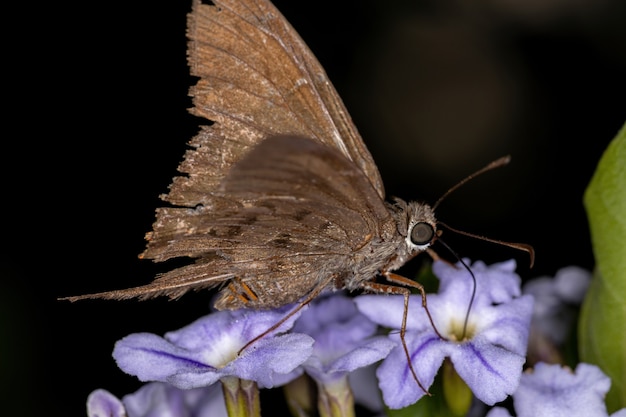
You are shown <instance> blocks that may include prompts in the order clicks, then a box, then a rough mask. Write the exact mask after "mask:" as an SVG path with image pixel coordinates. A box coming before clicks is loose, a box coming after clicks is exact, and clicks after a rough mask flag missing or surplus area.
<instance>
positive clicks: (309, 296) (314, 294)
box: [237, 275, 335, 355]
mask: <svg viewBox="0 0 626 417" xmlns="http://www.w3.org/2000/svg"><path fill="white" fill-rule="evenodd" d="M334 280H335V276H334V275H331V276H330V277H329V278H327V279H325V280H324V281H322V282H320V283H319V284H317V286H315V288H313V290H311V292H310V293H308V294H307V295H306V297H305V298H304V299H302V300H301V301H300V302H299V303H298V305H297V306H296V307H295V308H294V309H293V310H291V311H290V312H289V313H287V314H286V315H285V317H283V318H282V319H280V320H278V321H277V322H276V323H274V324H273V325H272V327H270V328H269V329H267V330H265V331H264V332H263V333H261V334H259V335H258V336H256V337H255V338H254V339H252V340H250V341H249V342H248V343H246V344H245V345H244V346H243V347H242V348H241V349H239V351H238V352H237V355H239V354H241V352H243V351H244V350H245V349H246V348H247V347H248V346H250V345H251V344H253V343H254V342H256V341H257V340H259V339H261V338H262V337H265V336H266V335H268V334H269V333H271V332H273V331H274V330H276V329H278V328H279V327H280V326H281V325H282V324H283V323H284V322H286V321H287V320H289V318H290V317H291V316H293V315H294V314H296V313H297V312H298V311H300V310H302V309H303V308H304V306H305V305H307V304H309V303H310V302H311V301H313V299H315V297H317V296H318V295H320V293H321V292H322V290H323V289H324V288H326V287H328V285H329V284H330V283H331V282H333V281H334Z"/></svg>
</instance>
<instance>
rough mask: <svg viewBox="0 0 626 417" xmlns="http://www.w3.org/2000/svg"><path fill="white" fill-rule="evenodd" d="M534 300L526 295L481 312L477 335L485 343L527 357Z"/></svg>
mask: <svg viewBox="0 0 626 417" xmlns="http://www.w3.org/2000/svg"><path fill="white" fill-rule="evenodd" d="M532 311H533V298H532V297H531V296H528V295H525V296H522V297H519V298H516V299H514V300H512V301H511V302H509V303H506V304H500V305H498V306H495V307H484V308H483V309H481V310H480V312H479V313H478V314H480V324H479V326H478V329H477V333H479V334H480V338H481V339H482V340H484V341H487V342H489V343H491V344H492V345H494V346H500V347H502V348H504V349H507V350H509V351H510V352H512V353H514V354H517V355H519V356H526V348H527V346H528V334H529V329H530V320H531V317H532Z"/></svg>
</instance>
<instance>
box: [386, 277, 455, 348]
mask: <svg viewBox="0 0 626 417" xmlns="http://www.w3.org/2000/svg"><path fill="white" fill-rule="evenodd" d="M382 275H383V276H384V277H385V278H386V279H387V281H389V282H392V283H394V284H398V285H402V287H400V288H402V289H403V290H405V291H406V293H409V294H410V291H409V290H408V289H407V288H406V287H410V288H415V289H417V290H418V291H419V292H420V294H421V295H422V307H424V310H425V311H426V315H427V316H428V320H429V321H430V325H431V326H432V328H433V330H434V331H435V333H436V334H437V336H439V338H440V339H443V340H445V339H446V338H445V337H443V336H442V335H441V333H439V330H438V329H437V326H435V322H434V320H433V317H432V316H431V315H430V310H429V309H428V304H427V302H426V291H424V286H423V285H422V284H420V283H419V282H415V281H413V280H412V279H408V278H405V277H403V276H402V275H398V274H394V273H393V272H388V271H386V272H383V273H382ZM403 287H404V288H403ZM394 288H398V287H394ZM402 294H404V292H403V293H402ZM408 308H409V301H408V299H407V298H406V297H405V300H404V316H403V318H402V319H403V320H402V321H403V323H402V324H403V325H406V319H407V317H406V316H407V314H408V311H407V309H408ZM403 328H404V326H403Z"/></svg>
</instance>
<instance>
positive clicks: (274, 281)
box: [70, 136, 396, 309]
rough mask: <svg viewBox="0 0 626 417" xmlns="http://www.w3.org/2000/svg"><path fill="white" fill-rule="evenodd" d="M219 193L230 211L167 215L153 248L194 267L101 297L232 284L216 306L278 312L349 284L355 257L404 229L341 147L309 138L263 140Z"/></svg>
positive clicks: (167, 211) (159, 255)
mask: <svg viewBox="0 0 626 417" xmlns="http://www.w3.org/2000/svg"><path fill="white" fill-rule="evenodd" d="M215 193H216V195H219V196H220V197H221V198H224V199H225V200H228V201H230V202H231V204H230V206H228V205H223V206H222V209H220V210H214V209H212V208H207V207H205V206H199V207H197V208H194V209H188V208H161V209H159V213H158V222H160V223H159V225H158V227H155V229H154V231H153V232H152V233H151V236H150V244H149V246H148V249H147V250H146V254H148V255H149V257H151V258H154V259H156V260H159V261H162V260H166V259H169V258H173V257H179V256H188V257H193V258H196V262H195V263H193V264H191V265H188V266H184V267H180V268H178V269H174V270H172V271H170V272H167V273H165V274H163V275H161V276H159V277H157V279H156V280H154V281H153V282H152V283H150V284H148V285H145V286H142V287H138V288H131V289H126V290H121V291H111V292H107V293H101V294H97V295H96V296H97V297H100V298H114V299H120V298H131V297H140V298H150V297H153V296H157V295H168V296H170V297H172V298H176V297H178V296H180V295H182V294H183V293H185V292H186V291H188V290H190V289H194V290H198V289H202V288H211V287H214V286H217V285H219V284H222V283H224V282H228V286H227V288H225V289H224V290H223V291H222V295H221V298H220V299H219V300H218V301H217V303H216V307H217V308H219V309H223V308H240V307H252V308H265V307H276V306H280V305H284V304H287V303H290V302H294V301H297V300H298V299H299V298H301V297H303V296H305V295H306V294H308V293H310V292H311V291H313V290H314V289H319V286H320V285H323V286H325V285H326V283H327V282H328V280H329V278H330V279H336V282H337V283H338V286H341V283H342V282H343V279H344V278H349V277H351V276H353V275H355V271H353V265H354V264H355V263H354V261H353V259H351V257H353V256H354V255H355V254H356V253H358V252H359V251H360V250H362V249H363V248H365V247H367V245H369V244H371V243H372V242H376V241H381V240H385V241H389V240H390V239H392V236H393V235H394V233H395V227H396V226H395V220H393V218H392V216H391V214H390V213H389V211H388V210H387V208H386V207H385V204H384V202H383V201H382V200H381V198H380V197H379V196H378V193H377V192H376V190H375V189H374V188H373V187H372V185H371V183H370V182H369V180H368V178H367V177H365V175H364V174H363V173H362V171H361V170H360V169H359V168H357V167H356V165H354V163H352V161H350V160H348V159H347V158H345V157H344V156H343V154H341V153H340V152H339V151H338V150H337V149H335V148H331V147H329V146H326V145H323V144H320V143H319V142H317V141H314V140H311V139H306V138H302V137H292V136H277V137H271V138H269V139H267V140H265V141H263V142H262V143H261V144H259V145H257V146H256V147H255V148H254V149H253V150H252V151H251V152H250V153H248V154H247V155H246V156H245V157H244V158H243V159H242V160H240V161H239V162H238V163H237V164H235V165H234V166H233V167H232V168H231V170H230V172H229V174H228V175H227V177H226V178H225V179H224V180H223V181H222V183H221V185H220V187H219V188H218V190H216V191H215ZM182 232H186V234H184V233H182ZM368 278H369V277H368ZM88 297H92V296H82V297H74V298H70V299H74V300H75V299H79V298H88Z"/></svg>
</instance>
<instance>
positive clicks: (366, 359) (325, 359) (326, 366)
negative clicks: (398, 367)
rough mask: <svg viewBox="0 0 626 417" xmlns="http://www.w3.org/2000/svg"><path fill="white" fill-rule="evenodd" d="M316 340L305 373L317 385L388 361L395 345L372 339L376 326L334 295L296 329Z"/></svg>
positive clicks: (321, 301) (314, 308)
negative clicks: (385, 358) (386, 358)
mask: <svg viewBox="0 0 626 417" xmlns="http://www.w3.org/2000/svg"><path fill="white" fill-rule="evenodd" d="M294 331H297V332H303V333H306V334H309V335H310V336H312V337H313V338H314V339H315V344H314V346H313V354H312V355H311V357H309V359H307V361H306V362H305V363H304V365H303V367H304V369H305V371H306V372H307V373H308V374H309V375H310V376H312V377H313V378H314V379H315V380H316V381H317V382H318V383H324V384H326V383H331V382H333V381H336V380H338V379H340V378H343V377H344V376H345V374H347V373H349V372H352V371H354V370H356V369H358V368H361V367H364V366H368V365H371V364H372V363H374V362H378V361H379V360H381V359H383V358H384V357H386V356H387V355H388V354H389V352H390V351H391V349H393V347H394V346H395V343H394V342H393V341H391V340H389V339H387V338H386V337H373V335H374V334H375V333H376V331H377V326H376V324H375V323H373V322H372V321H371V320H369V319H368V318H367V317H366V316H365V315H363V314H361V313H360V312H359V311H358V310H357V308H356V305H355V304H354V301H353V299H352V298H349V297H346V296H343V295H333V296H329V297H325V298H321V299H319V300H316V301H315V302H314V303H313V304H311V305H310V308H309V310H307V311H306V312H305V313H304V314H302V316H301V317H300V319H299V320H298V321H297V322H296V324H295V326H294Z"/></svg>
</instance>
